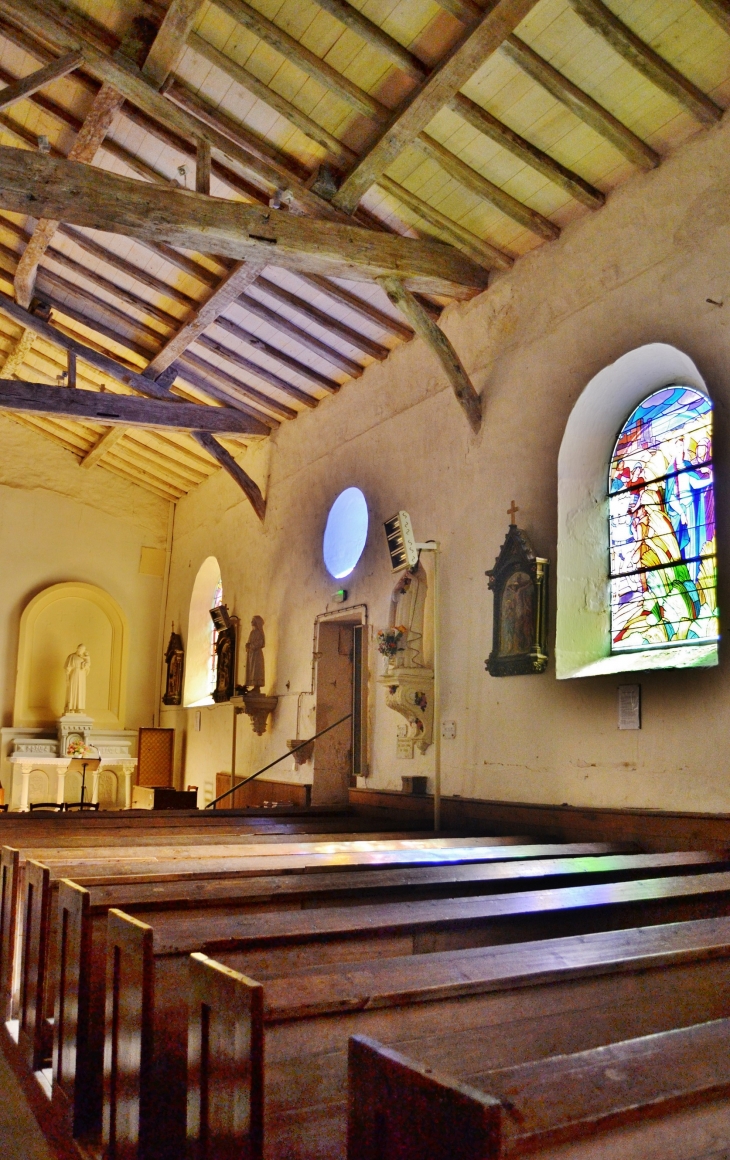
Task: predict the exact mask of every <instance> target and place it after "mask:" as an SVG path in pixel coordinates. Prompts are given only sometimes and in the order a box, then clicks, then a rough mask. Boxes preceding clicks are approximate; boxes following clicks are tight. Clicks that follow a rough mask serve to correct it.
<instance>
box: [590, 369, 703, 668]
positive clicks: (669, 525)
mask: <svg viewBox="0 0 730 1160" xmlns="http://www.w3.org/2000/svg"><path fill="white" fill-rule="evenodd" d="M608 492H609V519H610V567H611V651H612V652H614V653H616V652H629V651H644V650H646V649H656V648H668V647H681V646H682V645H698V644H704V643H709V642H711V641H714V640H717V637H718V618H717V586H716V578H715V571H716V565H715V495H714V487H713V473H712V404H711V402H710V400H709V399H708V398H707V396H706V395H703V394H701V393H700V392H699V391H697V390H695V389H694V388H693V387H686V386H670V387H664V388H662V390H660V391H655V392H654V393H653V394H652V395H649V397H648V398H647V399H644V401H643V403H640V404H639V406H638V407H637V408H636V409H635V410H634V411H633V412H632V414H631V415H630V416H629V418H628V419H627V421H626V423H625V424H624V426H623V428H622V430H621V433H620V434H619V437H618V440H617V442H616V447H615V449H614V453H613V457H612V459H611V468H610V472H609V480H608Z"/></svg>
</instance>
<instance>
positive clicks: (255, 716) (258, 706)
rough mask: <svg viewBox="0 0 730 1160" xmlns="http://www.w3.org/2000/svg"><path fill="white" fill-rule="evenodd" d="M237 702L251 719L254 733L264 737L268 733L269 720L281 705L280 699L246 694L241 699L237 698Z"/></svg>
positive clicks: (260, 694) (261, 694)
mask: <svg viewBox="0 0 730 1160" xmlns="http://www.w3.org/2000/svg"><path fill="white" fill-rule="evenodd" d="M235 700H236V704H240V705H242V706H243V711H244V713H245V714H246V716H247V717H250V718H251V725H252V726H253V731H254V733H256V734H257V735H258V736H259V737H262V736H263V734H264V733H265V732H266V725H267V722H268V719H269V717H270V716H271V714H272V713H273V712H274V710H275V709H276V706H277V704H278V703H279V698H278V697H267V696H266V694H265V693H256V692H254V693H244V694H243V695H242V696H241V698H240V699H239V698H238V697H236V699H235Z"/></svg>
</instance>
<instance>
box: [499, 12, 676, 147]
mask: <svg viewBox="0 0 730 1160" xmlns="http://www.w3.org/2000/svg"><path fill="white" fill-rule="evenodd" d="M502 51H503V52H504V54H505V55H506V56H508V57H509V59H510V60H511V61H513V62H514V64H516V65H517V67H518V68H520V69H522V71H523V72H524V73H527V75H528V76H529V77H532V79H533V80H534V81H536V82H537V84H539V85H542V87H543V88H544V89H546V90H547V91H548V92H549V93H550V95H551V96H553V97H555V100H556V101H560V102H561V104H563V105H565V106H566V107H567V108H568V109H570V111H571V113H573V114H574V115H575V116H576V117H578V118H579V119H580V120H581V121H583V122H585V124H586V125H590V127H591V129H593V130H594V131H595V132H596V133H598V134H599V135H600V136H601V137H603V138H604V139H605V140H606V141H610V142H611V144H612V145H613V146H614V147H615V148H616V149H618V151H619V152H620V153H623V155H624V157H627V158H628V160H629V161H631V162H632V164H634V165H637V166H638V167H639V168H640V169H655V168H656V166H657V165H659V163H660V162H661V157H660V156H659V154H658V153H655V152H654V150H653V149H652V148H651V146H649V145H647V144H646V142H645V141H642V140H641V138H640V137H637V136H636V134H635V133H632V132H631V130H630V129H627V128H626V126H625V125H622V123H621V122H620V121H619V120H618V119H617V118H616V117H614V116H613V114H612V113H609V112H608V110H607V109H604V108H603V106H602V105H599V104H598V101H594V100H593V97H589V96H588V94H587V93H584V92H583V90H582V89H579V88H578V86H577V85H574V84H573V82H572V81H569V80H568V78H567V77H564V76H563V74H562V73H560V72H558V70H557V69H556V68H553V66H552V65H551V64H548V62H547V61H546V60H544V59H543V58H542V57H541V56H540V55H539V54H538V53H536V52H535V50H534V49H533V48H530V46H529V44H525V42H524V40H520V38H519V37H518V36H514V35H512V36H509V37H507V39H506V40H505V42H504V44H503V45H502Z"/></svg>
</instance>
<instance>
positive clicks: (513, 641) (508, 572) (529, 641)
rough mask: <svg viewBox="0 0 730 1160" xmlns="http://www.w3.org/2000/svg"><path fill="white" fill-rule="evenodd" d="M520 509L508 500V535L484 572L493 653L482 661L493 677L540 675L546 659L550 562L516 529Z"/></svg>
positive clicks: (545, 664)
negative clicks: (490, 596) (491, 600)
mask: <svg viewBox="0 0 730 1160" xmlns="http://www.w3.org/2000/svg"><path fill="white" fill-rule="evenodd" d="M518 511H519V508H518V507H517V506H516V504H515V502H514V500H512V505H511V507H510V509H509V511H508V515H509V516H510V521H511V522H510V526H509V529H508V531H507V538H506V539H505V541H504V543H503V544H502V547H501V549H500V553H499V555H498V556H497V559H496V560H495V563H494V567H493V568H491V569H490V570H489V571H488V572H487V573H486V575H487V576H488V577H489V587H490V589H491V591H492V592H494V626H493V637H492V651H491V653H490V655H489V658H488V660H486V661H485V662H484V663H485V667H486V670H487V672H488V673H489V674H490V675H491V676H493V677H517V676H524V675H527V674H529V673H544V672H545V669H546V668H547V662H548V656H547V615H548V561H547V560H546V559H544V558H543V557H542V556H536V555H535V553H534V552H533V550H532V547H531V546H530V541H529V540H528V538H527V536H526V534H525V532H523V531H522V529H521V528H518V527H517V524H516V523H515V514H516V513H517V512H518Z"/></svg>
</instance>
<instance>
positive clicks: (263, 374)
mask: <svg viewBox="0 0 730 1160" xmlns="http://www.w3.org/2000/svg"><path fill="white" fill-rule="evenodd" d="M196 342H197V345H198V346H203V347H205V349H206V350H209V351H212V353H213V354H216V355H218V357H219V358H222V359H225V360H226V362H230V363H233V364H234V365H235V366H238V367H240V368H241V369H242V370H245V371H249V372H250V373H251V374H254V375H257V376H258V377H259V378H262V379H263V380H264V382H267V383H270V384H271V386H272V387H276V389H277V391H282V392H283V393H284V394H285V395H289V397H290V398H292V399H296V401H297V402H298V403H303V404H304V406H305V407H316V406H317V403H318V401H319V400H318V399H316V398H315V397H314V396H313V395H308V394H307V392H306V391H302V390H300V388H299V387H295V386H294V385H293V384H292V383H288V382H287V381H286V379H282V378H280V377H279V375H275V374H274V372H273V371H270V370H268V369H267V368H266V367H262V366H261V365H260V364H259V363H256V362H254V361H253V359H250V358H246V357H245V356H244V355H242V354H239V353H238V351H237V350H231V349H230V347H227V346H224V345H223V343H222V342H216V340H215V339H214V338H211V337H210V335H209V334H201V335H200V337H199V338H197V339H196Z"/></svg>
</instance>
